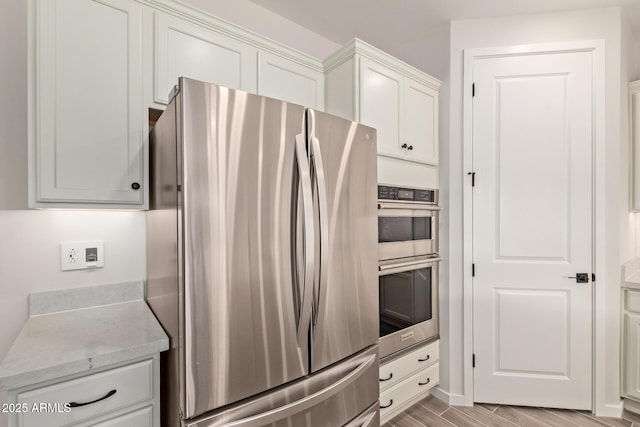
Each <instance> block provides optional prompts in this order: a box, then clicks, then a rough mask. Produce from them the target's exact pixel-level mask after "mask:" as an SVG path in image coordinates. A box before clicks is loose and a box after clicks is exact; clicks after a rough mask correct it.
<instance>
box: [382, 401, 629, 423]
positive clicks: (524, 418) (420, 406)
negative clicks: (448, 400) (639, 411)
mask: <svg viewBox="0 0 640 427" xmlns="http://www.w3.org/2000/svg"><path fill="white" fill-rule="evenodd" d="M425 426H426V427H451V426H459V427H478V426H488V427H514V426H521V427H549V426H553V427H556V426H557V427H576V426H583V427H601V426H612V427H631V426H633V427H640V416H638V415H634V414H632V413H630V412H625V413H624V418H623V419H618V418H602V417H595V416H592V415H591V413H589V412H584V411H570V410H563V409H543V408H529V407H523V406H500V405H489V404H476V406H474V407H462V406H448V405H446V404H445V403H442V402H441V401H440V400H438V399H436V398H435V397H433V396H429V397H427V398H426V399H424V400H422V401H421V402H418V403H416V404H415V405H413V406H412V407H410V408H409V409H407V410H406V411H404V412H402V413H401V414H400V415H398V416H397V417H395V418H393V419H392V420H391V421H389V422H388V423H386V424H384V425H383V427H425Z"/></svg>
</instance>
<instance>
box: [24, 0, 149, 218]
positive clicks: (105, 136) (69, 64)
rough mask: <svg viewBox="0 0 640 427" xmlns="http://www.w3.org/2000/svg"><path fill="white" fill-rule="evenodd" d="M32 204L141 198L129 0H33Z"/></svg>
mask: <svg viewBox="0 0 640 427" xmlns="http://www.w3.org/2000/svg"><path fill="white" fill-rule="evenodd" d="M32 4H33V7H32V8H31V12H30V16H29V29H30V32H31V35H32V36H31V37H30V42H29V43H30V45H29V180H30V183H29V205H30V206H31V207H78V206H77V203H82V204H84V205H86V207H97V208H101V207H125V208H135V207H138V208H140V207H143V206H144V205H145V204H146V196H145V195H146V192H145V191H144V190H145V188H146V175H147V171H146V163H147V152H146V144H145V140H146V133H147V126H146V124H145V114H144V109H143V106H142V61H141V45H142V19H141V18H142V14H141V7H140V5H138V4H137V3H134V2H131V1H128V0H100V1H95V0H34V1H33V3H32Z"/></svg>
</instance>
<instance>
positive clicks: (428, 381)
mask: <svg viewBox="0 0 640 427" xmlns="http://www.w3.org/2000/svg"><path fill="white" fill-rule="evenodd" d="M430 382H431V378H427V381H426V382H424V383H418V385H427V384H429V383H430Z"/></svg>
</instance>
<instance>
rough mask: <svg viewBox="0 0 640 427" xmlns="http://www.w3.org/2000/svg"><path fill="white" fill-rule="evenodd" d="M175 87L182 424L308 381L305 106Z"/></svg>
mask: <svg viewBox="0 0 640 427" xmlns="http://www.w3.org/2000/svg"><path fill="white" fill-rule="evenodd" d="M181 90H182V99H183V106H182V112H181V114H182V122H183V129H182V135H180V136H181V147H182V152H183V153H184V159H183V162H184V171H183V174H182V175H183V185H182V190H183V201H184V208H183V212H184V220H183V221H184V230H185V235H184V248H185V255H184V258H185V284H184V289H185V307H186V310H185V326H186V327H185V360H186V364H185V368H186V371H185V376H186V384H185V389H186V402H185V404H186V407H185V414H184V415H185V417H186V418H191V417H193V416H196V415H199V414H202V413H204V412H206V411H207V410H210V409H212V408H218V407H220V406H224V405H226V404H229V403H232V402H236V401H238V400H240V399H243V398H246V397H249V396H252V395H254V394H256V393H259V392H261V391H263V390H268V389H270V388H273V387H276V386H278V385H280V384H285V383H287V382H289V381H291V380H294V379H296V378H298V377H300V376H302V375H305V374H306V373H307V366H306V361H307V358H308V354H307V351H308V350H307V346H306V342H303V343H301V345H299V340H298V339H299V338H300V339H301V340H302V339H303V338H304V335H303V334H301V336H298V333H297V332H298V331H297V330H296V322H295V320H294V319H295V314H294V307H295V306H294V304H293V301H294V296H293V289H292V288H293V286H294V283H293V280H292V277H291V271H292V257H291V255H290V254H292V253H293V248H292V247H291V240H292V239H291V233H292V230H291V229H292V224H293V223H294V221H292V218H291V216H290V213H291V211H292V206H291V204H292V188H293V186H294V185H295V183H294V182H293V178H294V175H293V168H294V167H295V166H294V165H296V162H295V160H294V154H295V153H294V147H295V146H294V144H292V143H291V142H292V141H295V140H296V135H297V134H299V132H300V130H301V129H302V127H303V123H304V108H303V107H300V106H296V105H292V104H287V103H285V102H282V101H276V100H273V99H269V98H263V97H259V96H255V95H250V94H247V93H245V92H240V91H231V90H228V89H226V88H222V87H219V86H212V85H207V84H205V83H201V82H196V81H193V80H184V81H183V82H182V86H181ZM211 115H215V121H212V120H210V118H211ZM287 142H288V143H287ZM305 178H307V179H308V175H307V176H306V177H305V176H304V175H302V176H301V177H300V179H301V180H304V179H305ZM303 182H304V181H303ZM303 197H304V191H303ZM309 240H310V241H311V242H312V241H313V238H312V237H310V238H309V239H308V241H309ZM306 256H308V254H307V255H306ZM306 268H307V269H308V268H313V267H312V265H311V266H310V265H309V264H307V265H306ZM306 280H308V279H305V282H306ZM306 286H307V283H305V287H306ZM303 313H304V309H303ZM197 325H210V326H209V327H208V328H199V327H197ZM301 327H304V326H302V325H301ZM221 349H224V351H223V352H221V351H220V350H221ZM273 360H277V361H279V363H273V362H272V361H273Z"/></svg>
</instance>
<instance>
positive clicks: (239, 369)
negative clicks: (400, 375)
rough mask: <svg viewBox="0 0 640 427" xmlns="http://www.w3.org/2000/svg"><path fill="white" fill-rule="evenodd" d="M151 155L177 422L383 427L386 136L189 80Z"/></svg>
mask: <svg viewBox="0 0 640 427" xmlns="http://www.w3.org/2000/svg"><path fill="white" fill-rule="evenodd" d="M150 153H151V156H150V159H151V161H150V188H151V190H150V210H149V212H148V213H147V300H148V303H149V305H150V306H151V308H152V310H153V312H154V313H155V314H156V316H157V317H158V319H159V320H160V322H161V323H162V325H163V326H164V328H165V330H166V331H167V333H168V335H169V337H170V342H171V348H170V350H169V351H168V352H166V353H164V354H163V356H162V359H161V372H162V383H161V396H162V397H161V400H162V402H161V403H162V421H163V424H162V425H163V427H173V426H194V427H195V426H197V427H204V426H218V425H226V426H242V427H249V426H266V425H269V426H277V427H279V426H287V427H302V426H313V427H317V426H331V427H336V426H342V425H349V426H353V427H355V426H374V425H378V424H379V411H378V347H377V344H376V342H377V339H378V275H377V252H376V251H377V210H376V208H377V205H376V203H377V193H376V184H377V183H376V181H377V179H376V131H375V130H374V129H371V128H369V127H366V126H363V125H361V124H358V123H355V122H351V121H347V120H344V119H341V118H338V117H334V116H331V115H328V114H325V113H322V112H319V111H314V110H312V109H308V108H304V107H302V106H299V105H294V104H289V103H286V102H283V101H279V100H276V99H270V98H265V97H261V96H257V95H252V94H249V93H246V92H242V91H236V90H231V89H228V88H224V87H220V86H216V85H213V84H208V83H203V82H199V81H195V80H190V79H186V78H181V79H180V81H179V85H178V86H177V87H176V90H175V91H174V94H173V97H172V100H171V102H170V104H169V105H168V106H167V109H166V110H165V111H164V112H163V114H162V116H161V117H160V118H159V120H158V121H157V123H156V124H155V126H154V129H153V131H152V133H151V143H150Z"/></svg>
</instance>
